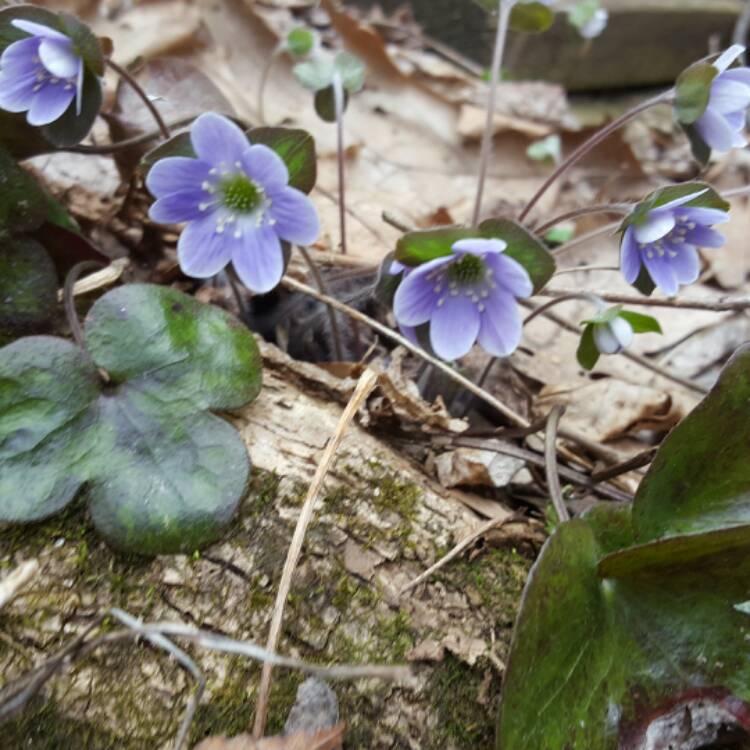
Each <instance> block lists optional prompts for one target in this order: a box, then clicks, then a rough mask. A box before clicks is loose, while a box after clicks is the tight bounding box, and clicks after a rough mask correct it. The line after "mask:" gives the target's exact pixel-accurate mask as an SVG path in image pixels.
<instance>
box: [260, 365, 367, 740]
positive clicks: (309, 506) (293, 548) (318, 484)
mask: <svg viewBox="0 0 750 750" xmlns="http://www.w3.org/2000/svg"><path fill="white" fill-rule="evenodd" d="M377 382H378V377H377V375H376V374H375V372H373V371H372V370H370V369H367V370H365V371H364V372H363V373H362V376H361V377H360V379H359V381H358V382H357V387H356V389H355V390H354V393H353V394H352V397H351V398H350V399H349V403H348V404H347V405H346V408H345V409H344V412H343V414H342V415H341V419H339V423H338V425H337V426H336V432H335V433H334V434H333V437H332V438H331V439H330V440H329V441H328V445H327V446H326V449H325V452H324V453H323V458H322V459H321V461H320V464H319V465H318V468H317V470H316V472H315V476H314V477H313V479H312V482H311V483H310V488H309V489H308V490H307V496H306V497H305V502H304V503H303V504H302V511H301V512H300V515H299V519H298V520H297V526H296V528H295V529H294V536H293V537H292V541H291V544H290V545H289V552H288V553H287V557H286V562H285V563H284V569H283V571H282V573H281V581H280V583H279V591H278V593H277V595H276V603H275V604H274V609H273V615H272V617H271V629H270V632H269V634H268V642H267V644H266V648H267V649H268V651H275V650H276V646H277V645H278V642H279V636H280V635H281V624H282V622H283V619H284V607H285V605H286V600H287V597H288V596H289V589H290V588H291V586H292V576H293V575H294V571H295V569H296V567H297V562H298V561H299V556H300V553H301V552H302V544H303V542H304V540H305V532H306V531H307V527H308V526H309V524H310V521H311V520H312V517H313V511H314V510H315V501H316V500H317V498H318V494H319V493H320V490H321V488H322V486H323V480H324V479H325V477H326V474H327V473H328V470H329V469H330V467H331V464H332V463H333V459H334V458H335V456H336V451H337V450H338V448H339V445H341V440H342V439H343V437H344V433H345V432H346V430H347V428H348V427H349V424H350V422H351V421H352V420H353V419H354V417H355V415H356V414H357V411H359V408H360V406H361V405H362V404H363V403H364V401H365V399H366V398H367V396H368V395H369V394H370V392H371V391H372V389H373V388H374V387H375V386H376V385H377ZM271 670H272V666H271V665H270V664H268V663H266V664H264V665H263V672H262V674H261V678H260V687H259V689H258V704H257V707H256V710H255V726H254V728H253V734H254V736H255V737H256V738H261V737H262V736H263V732H264V731H265V728H266V715H267V713H268V697H269V692H270V690H271Z"/></svg>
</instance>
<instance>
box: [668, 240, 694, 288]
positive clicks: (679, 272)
mask: <svg viewBox="0 0 750 750" xmlns="http://www.w3.org/2000/svg"><path fill="white" fill-rule="evenodd" d="M678 247H679V250H677V255H675V256H674V257H670V259H669V265H670V266H671V267H672V271H673V272H674V275H675V278H676V279H677V281H678V282H679V283H680V284H692V283H693V282H694V281H696V280H697V278H698V276H699V275H700V272H701V260H700V256H699V255H698V251H697V250H696V249H695V248H694V247H693V246H692V245H679V246H678Z"/></svg>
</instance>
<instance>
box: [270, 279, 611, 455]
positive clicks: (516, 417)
mask: <svg viewBox="0 0 750 750" xmlns="http://www.w3.org/2000/svg"><path fill="white" fill-rule="evenodd" d="M281 283H282V284H283V285H284V286H286V287H287V288H288V289H293V290H294V291H295V292H300V293H301V294H306V295H307V296H309V297H312V298H313V299H316V300H318V301H319V302H324V303H325V304H326V305H330V306H331V307H333V308H334V309H336V310H339V311H341V312H343V313H344V314H345V315H348V316H349V317H351V318H355V319H356V320H358V321H360V322H361V323H364V324H365V325H366V326H369V327H370V328H371V329H372V330H373V331H377V332H378V333H379V334H381V336H384V337H385V338H387V339H390V340H391V341H394V342H395V343H397V344H399V345H400V346H403V347H404V349H408V351H410V352H411V353H412V354H415V355H416V356H417V357H420V358H421V359H423V360H424V361H425V362H427V363H429V364H431V365H432V366H433V367H435V368H437V369H438V370H440V372H442V373H444V374H445V375H447V376H448V377H449V378H450V379H451V380H453V381H455V382H456V383H458V384H459V385H460V386H462V387H464V388H465V389H466V390H467V391H469V393H473V394H474V395H475V396H477V398H480V399H481V400H482V401H484V402H485V403H486V404H489V405H490V406H491V407H492V408H493V409H496V410H497V411H498V412H499V413H500V414H502V415H503V416H504V417H505V418H506V419H507V420H508V421H509V422H511V423H512V424H514V425H515V426H517V427H528V426H529V422H528V420H526V419H524V418H523V417H522V416H521V415H520V414H517V413H516V412H514V411H513V410H512V409H510V408H509V407H507V406H506V405H505V404H503V403H502V402H501V401H499V400H498V399H497V398H495V397H494V396H493V395H492V394H491V393H488V392H487V391H486V390H484V389H483V388H480V387H479V386H477V385H476V384H475V383H472V381H471V380H469V379H468V378H467V377H464V376H463V375H461V373H459V372H457V371H456V370H454V369H453V368H452V367H450V366H449V365H447V364H446V363H445V362H443V361H442V360H440V359H437V357H433V356H432V355H431V354H428V353H427V352H426V351H425V350H424V349H422V348H421V347H419V346H417V345H416V344H412V342H411V341H409V340H408V339H407V338H405V337H404V336H402V335H401V334H399V333H396V332H395V331H393V330H391V329H390V328H388V326H386V325H383V324H382V323H380V322H378V321H377V320H374V319H373V318H371V317H369V316H368V315H365V314H364V313H361V312H360V311H359V310H355V309H354V308H353V307H350V306H349V305H346V304H344V303H343V302H340V301H339V300H337V299H334V298H333V297H329V296H327V295H325V294H320V293H319V292H316V291H315V290H314V289H313V288H312V287H309V286H307V284H303V283H301V282H299V281H297V280H296V279H293V278H291V277H290V276H285V277H284V278H283V279H282V280H281ZM560 437H561V438H563V439H565V440H569V441H571V442H573V443H578V444H579V445H581V446H583V447H584V448H585V449H586V450H588V451H590V452H591V453H593V454H594V455H595V456H597V457H598V458H601V459H602V460H604V461H607V462H608V463H616V462H617V461H618V460H619V458H618V456H617V454H616V453H614V452H613V451H610V450H608V449H607V448H605V447H604V446H601V445H599V444H597V443H593V442H592V441H591V440H588V439H587V438H586V437H585V436H583V435H579V434H578V433H576V432H573V431H571V430H561V431H560ZM560 454H561V455H562V456H564V457H565V458H567V459H568V460H571V461H575V462H576V463H577V464H579V465H581V466H583V467H585V468H587V469H590V468H591V464H590V463H589V462H587V461H586V460H584V459H582V458H581V457H580V456H577V455H576V454H574V453H572V452H571V451H569V450H567V449H566V448H565V447H561V448H560Z"/></svg>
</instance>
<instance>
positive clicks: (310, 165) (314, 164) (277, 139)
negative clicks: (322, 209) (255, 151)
mask: <svg viewBox="0 0 750 750" xmlns="http://www.w3.org/2000/svg"><path fill="white" fill-rule="evenodd" d="M247 135H248V138H249V139H250V141H251V142H252V143H262V144H263V145H264V146H268V147H269V148H271V149H273V150H274V151H275V152H276V153H277V154H278V155H279V156H280V157H281V158H282V159H283V160H284V163H285V164H286V167H287V169H288V170H289V184H290V185H291V186H292V187H294V188H297V190H301V191H302V192H303V193H309V192H311V191H312V189H313V188H314V187H315V181H316V180H317V177H318V160H317V156H316V153H315V139H314V138H313V137H312V136H311V135H310V133H308V132H307V131H306V130H296V129H293V128H253V129H252V130H249V131H248V133H247Z"/></svg>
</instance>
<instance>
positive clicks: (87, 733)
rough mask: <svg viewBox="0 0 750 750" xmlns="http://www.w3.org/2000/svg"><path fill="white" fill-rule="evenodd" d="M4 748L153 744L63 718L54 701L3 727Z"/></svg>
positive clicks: (134, 748) (126, 748)
mask: <svg viewBox="0 0 750 750" xmlns="http://www.w3.org/2000/svg"><path fill="white" fill-rule="evenodd" d="M2 738H3V739H2V742H3V747H8V748H11V747H14V748H21V747H23V748H27V749H28V750H60V748H96V750H148V748H149V747H153V745H151V744H150V743H144V742H142V741H139V740H131V739H126V738H123V737H121V736H117V735H115V734H112V733H111V732H108V731H106V730H103V729H101V728H99V727H96V726H94V725H93V724H91V723H89V722H87V721H78V720H74V719H71V718H70V717H68V716H66V715H65V714H63V713H62V712H61V711H60V710H59V708H58V706H57V704H56V703H55V701H54V700H50V701H48V702H47V703H45V704H44V705H43V706H41V707H38V708H37V709H36V710H33V709H27V711H26V712H24V713H23V714H22V715H21V716H20V717H18V718H16V719H15V720H13V721H10V722H8V723H6V724H3V727H2Z"/></svg>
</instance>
